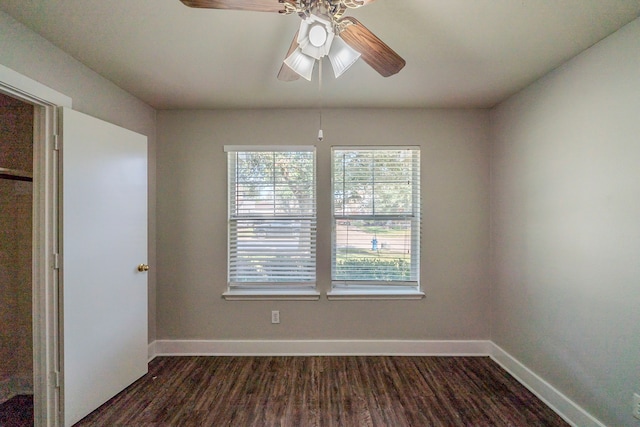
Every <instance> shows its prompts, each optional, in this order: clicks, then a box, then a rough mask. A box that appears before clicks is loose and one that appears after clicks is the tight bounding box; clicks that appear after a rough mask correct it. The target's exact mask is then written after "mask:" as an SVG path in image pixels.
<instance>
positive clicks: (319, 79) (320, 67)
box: [318, 58, 324, 141]
mask: <svg viewBox="0 0 640 427" xmlns="http://www.w3.org/2000/svg"><path fill="white" fill-rule="evenodd" d="M318 93H319V96H318V99H319V104H320V108H319V110H320V129H319V130H318V141H322V140H323V139H324V133H323V132H322V58H320V60H319V61H318Z"/></svg>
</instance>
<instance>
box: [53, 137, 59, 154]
mask: <svg viewBox="0 0 640 427" xmlns="http://www.w3.org/2000/svg"><path fill="white" fill-rule="evenodd" d="M53 149H54V150H55V151H59V150H60V138H58V135H56V134H54V135H53Z"/></svg>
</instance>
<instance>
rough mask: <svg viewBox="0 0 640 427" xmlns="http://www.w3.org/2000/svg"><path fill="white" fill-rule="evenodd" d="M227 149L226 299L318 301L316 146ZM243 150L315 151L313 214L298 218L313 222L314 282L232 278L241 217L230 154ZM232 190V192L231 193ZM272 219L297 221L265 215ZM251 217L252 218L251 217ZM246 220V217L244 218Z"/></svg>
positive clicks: (237, 147) (226, 147)
mask: <svg viewBox="0 0 640 427" xmlns="http://www.w3.org/2000/svg"><path fill="white" fill-rule="evenodd" d="M224 152H225V155H226V157H227V183H226V190H227V197H226V200H227V264H226V268H227V291H226V292H224V293H223V295H222V296H223V298H225V299H226V300H318V299H319V298H320V293H319V292H318V289H317V249H316V248H317V222H318V210H317V157H318V156H317V151H316V147H315V146H308V145H306V146H294V145H264V146H256V145H225V146H224ZM242 152H247V153H250V152H269V153H274V152H312V153H313V197H312V199H313V215H312V216H304V215H298V216H297V218H300V217H302V216H304V217H305V219H310V220H311V221H312V223H313V224H314V226H313V227H311V228H310V229H311V230H312V233H313V243H312V245H311V248H312V250H313V264H314V269H315V275H314V280H313V282H311V281H292V282H282V281H280V282H277V281H274V282H269V281H267V282H239V281H232V280H231V262H232V251H231V245H232V231H231V230H232V227H233V224H234V223H235V224H237V220H238V219H239V218H241V216H238V215H236V217H235V218H232V206H234V204H233V203H232V200H231V197H234V196H235V194H236V193H235V190H234V189H232V188H231V185H232V182H231V180H230V179H229V176H230V175H229V174H230V173H231V172H232V167H233V168H235V167H236V166H237V163H236V162H235V161H234V162H233V165H232V164H231V157H230V153H242ZM232 193H233V194H232ZM263 218H273V220H275V221H282V220H286V219H291V220H294V219H295V218H293V217H291V218H290V217H288V216H283V217H278V216H276V215H274V216H273V217H269V216H266V217H263ZM249 219H250V217H249ZM245 220H246V219H245Z"/></svg>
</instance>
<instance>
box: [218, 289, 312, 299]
mask: <svg viewBox="0 0 640 427" xmlns="http://www.w3.org/2000/svg"><path fill="white" fill-rule="evenodd" d="M222 298H224V299H226V300H227V301H317V300H319V299H320V292H318V291H309V290H304V291H295V290H274V291H267V290H260V291H255V290H252V291H237V290H235V291H227V292H225V293H223V294H222Z"/></svg>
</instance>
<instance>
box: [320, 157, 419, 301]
mask: <svg viewBox="0 0 640 427" xmlns="http://www.w3.org/2000/svg"><path fill="white" fill-rule="evenodd" d="M332 159H333V161H332V190H333V203H332V205H333V206H332V209H333V233H332V284H333V289H339V288H351V289H366V288H372V289H375V290H376V291H378V290H381V289H385V288H389V289H393V290H398V289H402V288H404V289H407V290H419V277H420V150H419V149H418V148H416V147H361V148H354V147H344V148H340V147H336V148H333V150H332Z"/></svg>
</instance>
